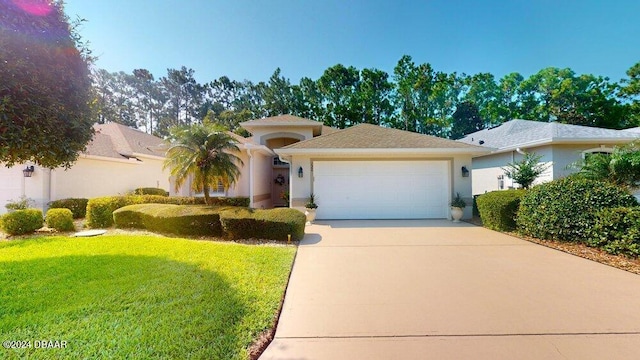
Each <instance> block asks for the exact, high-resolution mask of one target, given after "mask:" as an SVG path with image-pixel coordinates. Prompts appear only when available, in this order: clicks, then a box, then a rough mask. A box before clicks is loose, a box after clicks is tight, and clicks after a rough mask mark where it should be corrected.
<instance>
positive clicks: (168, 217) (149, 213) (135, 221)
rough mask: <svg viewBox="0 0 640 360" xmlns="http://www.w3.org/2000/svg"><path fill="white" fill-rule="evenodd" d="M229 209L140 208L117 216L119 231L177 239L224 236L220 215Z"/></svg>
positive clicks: (131, 207) (118, 212)
mask: <svg viewBox="0 0 640 360" xmlns="http://www.w3.org/2000/svg"><path fill="white" fill-rule="evenodd" d="M226 209H229V208H228V207H213V206H207V205H189V206H184V205H172V204H140V205H128V206H125V207H122V208H120V209H118V210H116V211H114V212H113V219H114V222H115V224H116V226H117V227H119V228H141V229H147V230H149V231H153V232H158V233H163V234H176V235H206V236H218V237H219V236H222V226H221V224H220V215H219V212H220V211H224V210H226Z"/></svg>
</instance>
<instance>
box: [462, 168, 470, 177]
mask: <svg viewBox="0 0 640 360" xmlns="http://www.w3.org/2000/svg"><path fill="white" fill-rule="evenodd" d="M462 177H469V169H467V167H466V166H463V167H462Z"/></svg>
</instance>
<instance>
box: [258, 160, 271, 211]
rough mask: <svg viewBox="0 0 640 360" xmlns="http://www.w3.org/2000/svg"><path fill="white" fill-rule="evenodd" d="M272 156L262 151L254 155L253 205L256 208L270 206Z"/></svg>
mask: <svg viewBox="0 0 640 360" xmlns="http://www.w3.org/2000/svg"><path fill="white" fill-rule="evenodd" d="M272 164H273V157H272V156H271V155H265V154H262V153H259V154H256V155H254V165H253V166H254V171H255V173H254V180H253V181H254V184H253V207H254V208H256V209H268V208H271V207H272V206H273V205H272V202H271V187H272V186H271V184H272V177H271V172H272V166H273V165H272Z"/></svg>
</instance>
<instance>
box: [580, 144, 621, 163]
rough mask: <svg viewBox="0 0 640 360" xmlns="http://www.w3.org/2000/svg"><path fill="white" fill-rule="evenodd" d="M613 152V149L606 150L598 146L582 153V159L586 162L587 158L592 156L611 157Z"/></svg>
mask: <svg viewBox="0 0 640 360" xmlns="http://www.w3.org/2000/svg"><path fill="white" fill-rule="evenodd" d="M612 152H613V149H611V148H606V147H604V146H600V147H597V148H593V149H588V150H585V151H583V152H582V159H583V160H586V159H587V158H588V157H589V156H591V155H594V154H603V155H611V153H612Z"/></svg>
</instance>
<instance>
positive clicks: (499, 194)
mask: <svg viewBox="0 0 640 360" xmlns="http://www.w3.org/2000/svg"><path fill="white" fill-rule="evenodd" d="M524 194H525V190H506V191H492V192H489V193H486V194H482V195H480V196H479V197H478V198H477V199H476V202H477V205H478V212H479V213H480V218H482V225H483V226H484V227H486V228H489V229H492V230H497V231H512V230H515V229H516V214H517V212H518V206H519V205H520V199H521V198H522V196H523V195H524Z"/></svg>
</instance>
